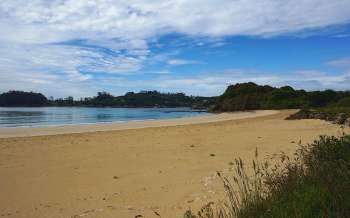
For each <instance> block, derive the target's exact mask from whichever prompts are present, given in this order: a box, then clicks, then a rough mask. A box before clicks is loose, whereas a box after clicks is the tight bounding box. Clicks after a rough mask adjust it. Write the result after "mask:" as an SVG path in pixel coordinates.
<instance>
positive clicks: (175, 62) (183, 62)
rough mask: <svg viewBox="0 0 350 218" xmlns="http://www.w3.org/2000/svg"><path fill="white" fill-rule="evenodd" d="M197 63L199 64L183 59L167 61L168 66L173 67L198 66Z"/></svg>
mask: <svg viewBox="0 0 350 218" xmlns="http://www.w3.org/2000/svg"><path fill="white" fill-rule="evenodd" d="M199 63H200V62H199V61H195V60H185V59H170V60H168V64H169V65H173V66H179V65H188V64H199Z"/></svg>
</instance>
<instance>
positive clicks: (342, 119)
mask: <svg viewBox="0 0 350 218" xmlns="http://www.w3.org/2000/svg"><path fill="white" fill-rule="evenodd" d="M346 119H347V116H346V114H345V113H340V114H338V115H337V117H336V118H335V120H334V123H336V124H339V125H343V124H344V123H345V121H346Z"/></svg>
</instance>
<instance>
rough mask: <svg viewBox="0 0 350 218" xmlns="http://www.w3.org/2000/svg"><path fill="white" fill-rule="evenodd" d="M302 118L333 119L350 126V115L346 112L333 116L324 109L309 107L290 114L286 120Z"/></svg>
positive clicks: (336, 122) (332, 120)
mask: <svg viewBox="0 0 350 218" xmlns="http://www.w3.org/2000/svg"><path fill="white" fill-rule="evenodd" d="M301 119H319V120H326V121H331V122H333V123H335V124H338V125H345V126H349V127H350V117H348V116H347V115H346V114H345V113H339V114H337V115H336V116H334V115H333V116H332V115H330V114H327V113H325V112H322V111H314V110H308V109H302V110H300V111H298V112H297V113H295V114H292V115H290V116H289V117H287V118H286V120H301Z"/></svg>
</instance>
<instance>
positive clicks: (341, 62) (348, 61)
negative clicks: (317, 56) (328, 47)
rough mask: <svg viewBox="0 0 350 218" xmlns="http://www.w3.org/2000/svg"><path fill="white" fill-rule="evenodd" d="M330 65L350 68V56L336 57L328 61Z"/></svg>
mask: <svg viewBox="0 0 350 218" xmlns="http://www.w3.org/2000/svg"><path fill="white" fill-rule="evenodd" d="M327 64H328V65H330V66H333V67H345V68H350V57H345V58H340V59H335V60H331V61H329V62H327Z"/></svg>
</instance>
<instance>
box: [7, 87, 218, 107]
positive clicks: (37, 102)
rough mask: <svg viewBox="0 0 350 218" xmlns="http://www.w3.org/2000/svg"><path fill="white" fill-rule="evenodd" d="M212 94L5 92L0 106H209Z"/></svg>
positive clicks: (212, 101)
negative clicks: (59, 95)
mask: <svg viewBox="0 0 350 218" xmlns="http://www.w3.org/2000/svg"><path fill="white" fill-rule="evenodd" d="M215 100H216V97H197V96H187V95H185V94H183V93H160V92H158V91H141V92H138V93H134V92H128V93H126V94H125V95H122V96H113V95H112V94H110V93H107V92H98V93H97V95H96V96H94V97H87V98H80V99H79V100H75V99H74V98H73V97H72V96H69V97H67V98H58V99H53V98H50V99H49V100H48V99H47V98H46V97H45V96H44V95H42V94H41V93H34V92H22V91H9V92H6V93H3V94H1V95H0V106H8V107H11V106H87V107H89V106H91V107H191V108H194V109H204V108H208V107H209V106H210V105H213V104H214V102H215Z"/></svg>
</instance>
